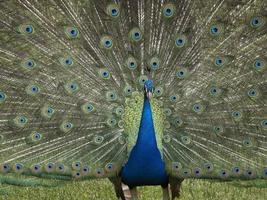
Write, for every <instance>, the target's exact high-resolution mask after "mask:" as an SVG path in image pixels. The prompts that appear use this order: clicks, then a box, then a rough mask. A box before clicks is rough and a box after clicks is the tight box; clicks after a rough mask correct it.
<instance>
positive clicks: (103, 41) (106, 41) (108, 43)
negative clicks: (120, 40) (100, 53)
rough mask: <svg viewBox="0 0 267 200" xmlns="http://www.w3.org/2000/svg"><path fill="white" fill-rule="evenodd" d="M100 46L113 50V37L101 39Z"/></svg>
mask: <svg viewBox="0 0 267 200" xmlns="http://www.w3.org/2000/svg"><path fill="white" fill-rule="evenodd" d="M100 45H101V46H102V47H103V48H105V49H112V47H113V40H112V38H111V36H103V37H102V38H101V39H100Z"/></svg>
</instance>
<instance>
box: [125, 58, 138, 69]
mask: <svg viewBox="0 0 267 200" xmlns="http://www.w3.org/2000/svg"><path fill="white" fill-rule="evenodd" d="M126 66H127V67H128V68H129V69H130V70H135V69H136V67H137V62H136V59H135V58H134V57H132V56H130V57H128V58H127V60H126Z"/></svg>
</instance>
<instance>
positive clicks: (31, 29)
mask: <svg viewBox="0 0 267 200" xmlns="http://www.w3.org/2000/svg"><path fill="white" fill-rule="evenodd" d="M25 32H26V33H28V34H31V33H32V32H33V27H32V25H27V26H26V27H25Z"/></svg>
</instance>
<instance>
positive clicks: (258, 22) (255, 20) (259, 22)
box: [250, 17, 265, 28]
mask: <svg viewBox="0 0 267 200" xmlns="http://www.w3.org/2000/svg"><path fill="white" fill-rule="evenodd" d="M264 24H265V21H264V19H263V18H261V17H252V18H251V20H250V26H251V27H252V28H260V27H262V26H263V25H264Z"/></svg>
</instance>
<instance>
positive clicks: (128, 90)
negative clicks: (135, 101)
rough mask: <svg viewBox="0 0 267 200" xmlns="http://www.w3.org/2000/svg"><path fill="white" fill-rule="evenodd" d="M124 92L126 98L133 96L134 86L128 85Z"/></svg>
mask: <svg viewBox="0 0 267 200" xmlns="http://www.w3.org/2000/svg"><path fill="white" fill-rule="evenodd" d="M123 91H124V94H125V96H131V95H132V93H133V88H132V86H130V85H127V86H125V88H124V90H123Z"/></svg>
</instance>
